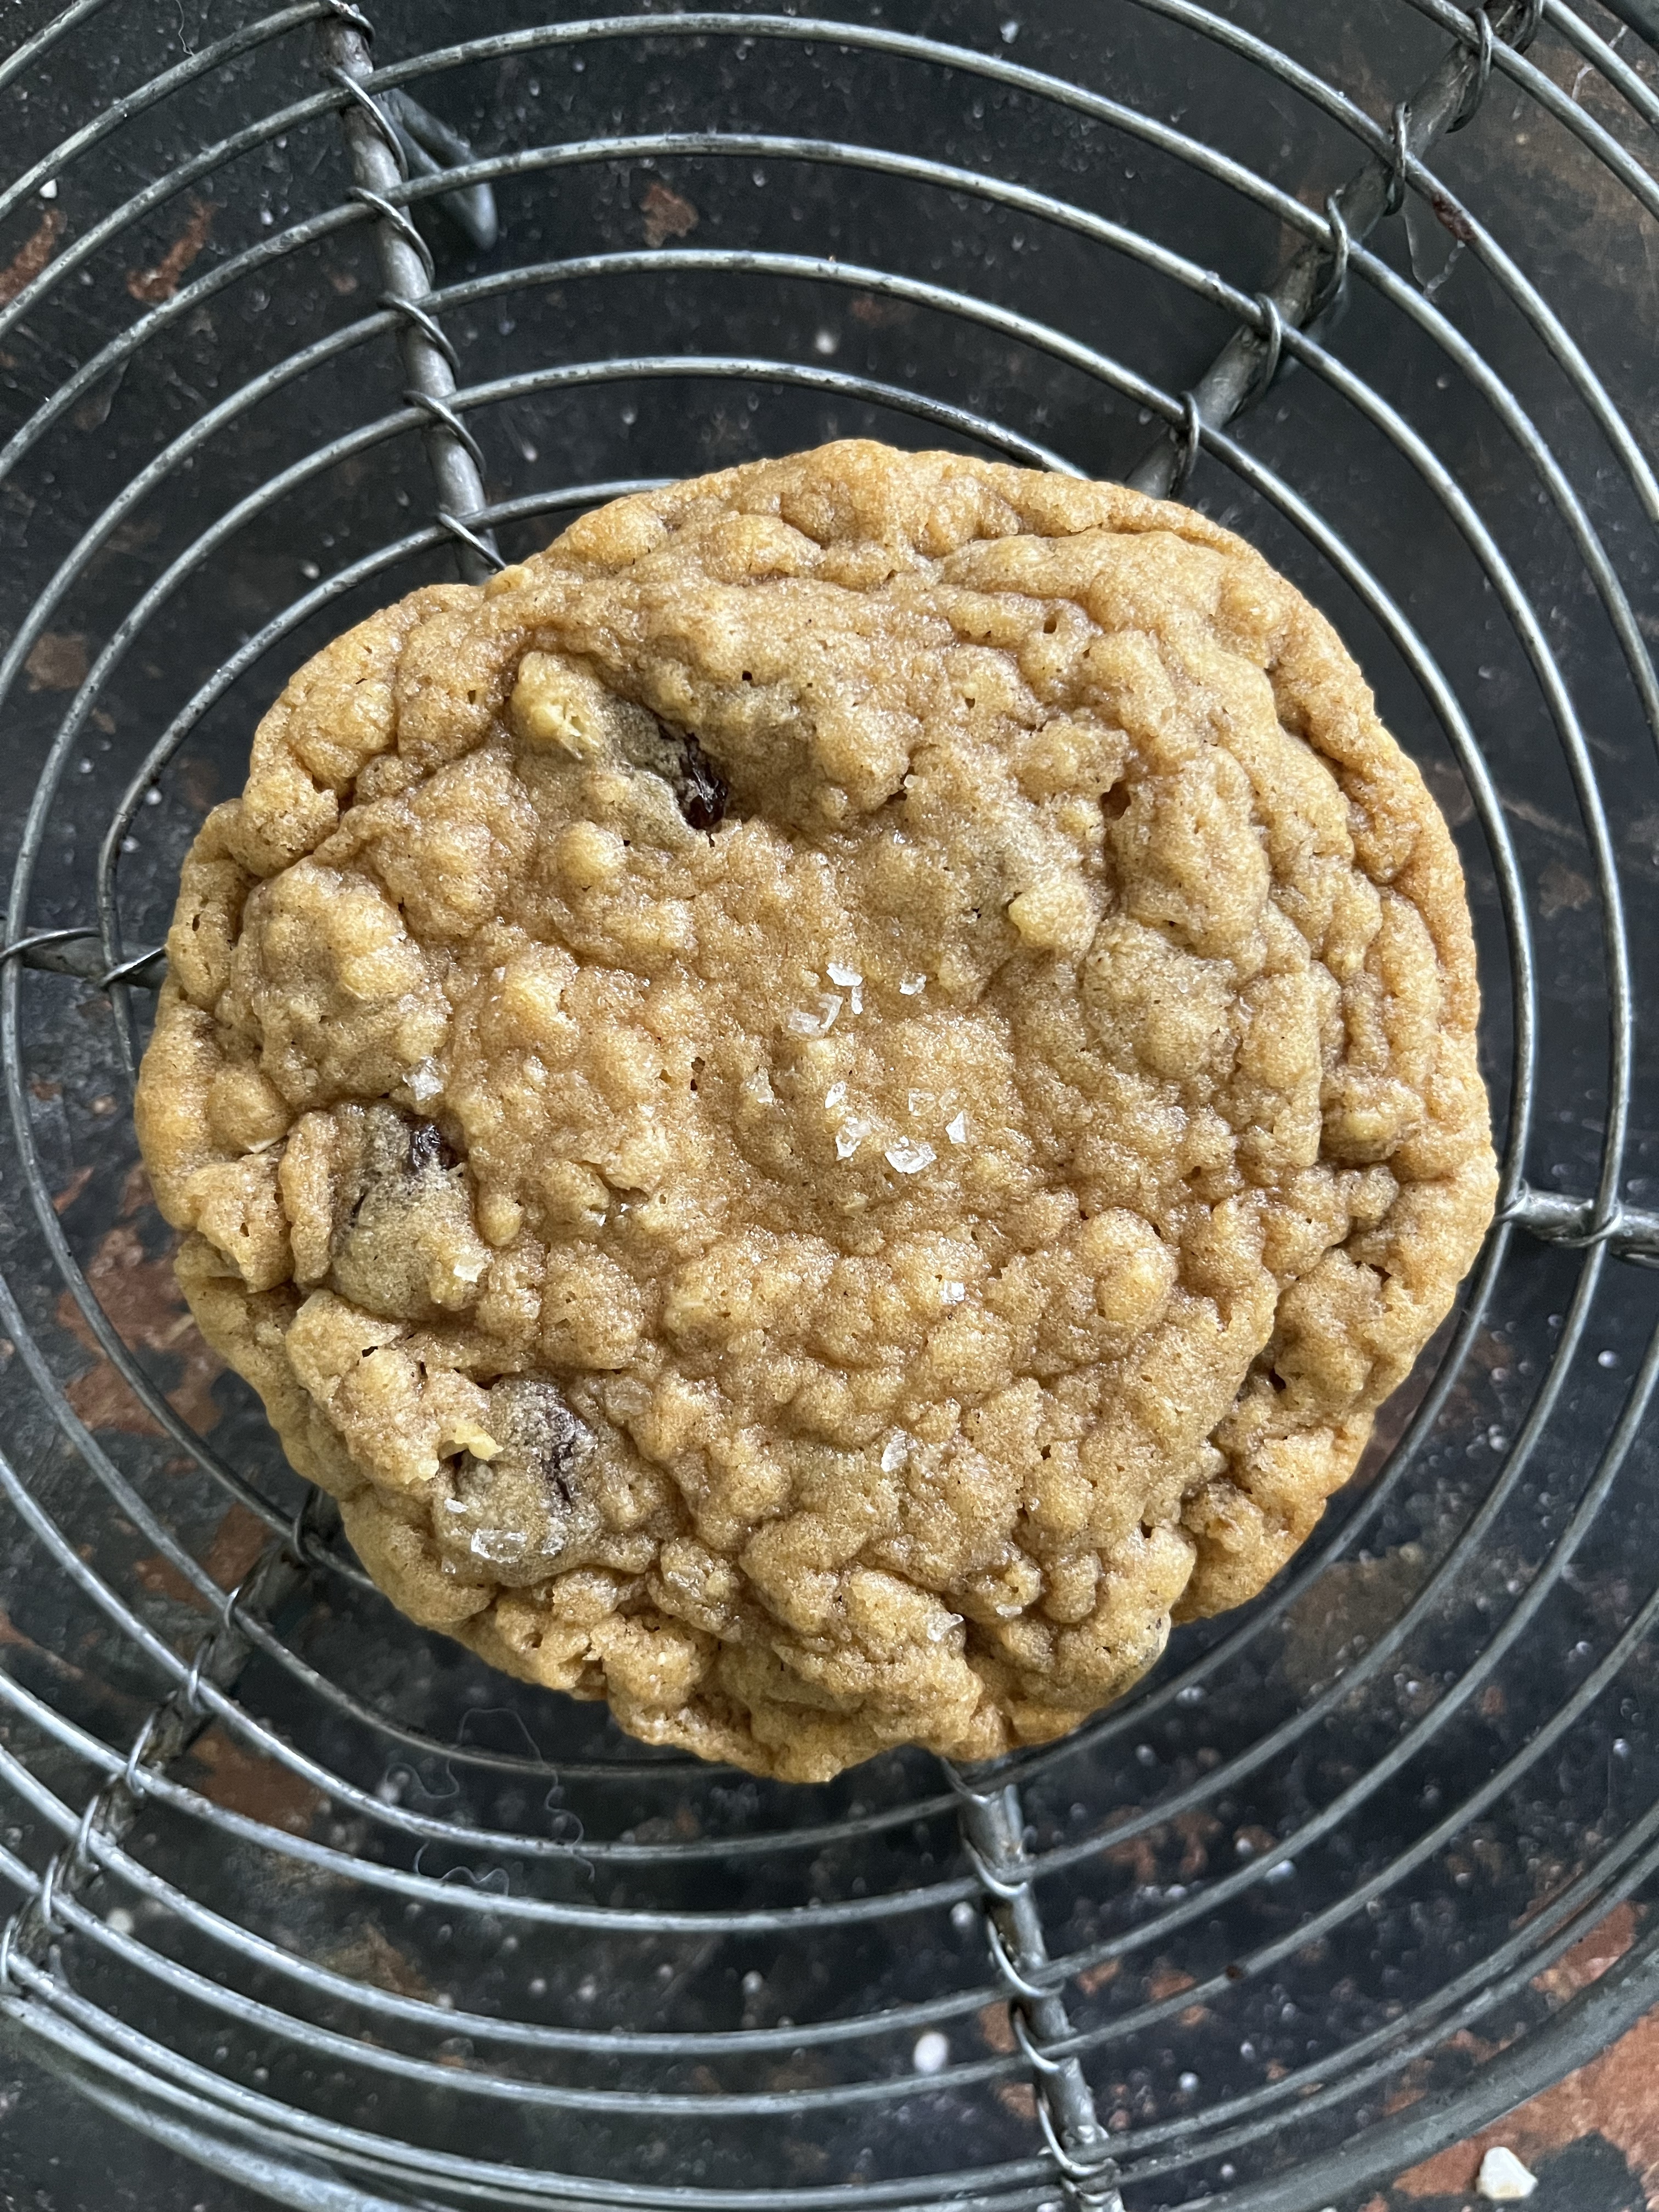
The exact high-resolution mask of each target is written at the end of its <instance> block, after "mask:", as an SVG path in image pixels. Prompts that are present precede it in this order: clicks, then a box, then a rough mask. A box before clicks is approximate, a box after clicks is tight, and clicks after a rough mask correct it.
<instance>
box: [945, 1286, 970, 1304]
mask: <svg viewBox="0 0 1659 2212" xmlns="http://www.w3.org/2000/svg"><path fill="white" fill-rule="evenodd" d="M967 1295H968V1285H967V1284H966V1283H951V1282H945V1283H941V1284H940V1285H939V1296H940V1297H942V1298H943V1299H944V1301H945V1304H946V1305H947V1306H959V1305H960V1304H962V1302H963V1299H964V1298H965V1297H967Z"/></svg>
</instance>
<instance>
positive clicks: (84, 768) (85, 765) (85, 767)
mask: <svg viewBox="0 0 1659 2212" xmlns="http://www.w3.org/2000/svg"><path fill="white" fill-rule="evenodd" d="M77 765H78V766H79V768H80V770H81V773H82V775H91V774H92V763H91V762H90V761H89V760H83V761H81V762H79V763H77Z"/></svg>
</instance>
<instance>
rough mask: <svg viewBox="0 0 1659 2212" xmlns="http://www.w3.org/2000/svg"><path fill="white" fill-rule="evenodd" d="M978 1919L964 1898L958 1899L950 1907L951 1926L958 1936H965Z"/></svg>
mask: <svg viewBox="0 0 1659 2212" xmlns="http://www.w3.org/2000/svg"><path fill="white" fill-rule="evenodd" d="M978 1918H979V1915H978V1913H977V1912H975V1910H974V1908H973V1906H972V1905H970V1904H969V1901H968V1899H966V1898H965V1897H959V1898H958V1899H957V1901H956V1903H955V1904H954V1905H952V1906H951V1927H952V1928H954V1929H956V1930H957V1933H958V1934H959V1935H965V1934H966V1933H967V1931H968V1929H970V1928H971V1927H972V1926H973V1925H974V1923H975V1922H976V1921H977V1920H978Z"/></svg>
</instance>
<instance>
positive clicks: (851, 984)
mask: <svg viewBox="0 0 1659 2212" xmlns="http://www.w3.org/2000/svg"><path fill="white" fill-rule="evenodd" d="M829 981H831V982H832V983H839V984H840V985H841V987H842V990H843V991H846V992H848V993H850V994H851V1001H850V1002H851V1005H852V1009H853V1012H854V1013H855V1014H861V1013H862V1012H864V977H863V975H861V974H860V971H859V970H858V969H856V968H848V967H844V966H843V965H842V963H841V962H840V961H839V960H832V961H831V962H830V963H829Z"/></svg>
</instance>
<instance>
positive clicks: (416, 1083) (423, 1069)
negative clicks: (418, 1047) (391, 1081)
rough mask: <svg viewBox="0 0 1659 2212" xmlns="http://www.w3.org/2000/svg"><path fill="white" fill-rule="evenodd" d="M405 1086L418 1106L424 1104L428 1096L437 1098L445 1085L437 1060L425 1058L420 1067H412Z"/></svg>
mask: <svg viewBox="0 0 1659 2212" xmlns="http://www.w3.org/2000/svg"><path fill="white" fill-rule="evenodd" d="M443 1087H444V1079H443V1078H442V1076H441V1075H440V1074H439V1073H438V1063H437V1061H436V1060H422V1062H421V1064H420V1066H418V1067H411V1068H410V1071H409V1074H408V1076H407V1077H406V1079H405V1080H404V1089H405V1090H406V1091H408V1093H409V1095H410V1097H411V1098H412V1099H413V1100H414V1101H415V1103H416V1105H417V1106H424V1105H425V1103H426V1102H427V1100H428V1098H435V1097H437V1095H438V1093H439V1092H440V1091H441V1090H442V1089H443Z"/></svg>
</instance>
